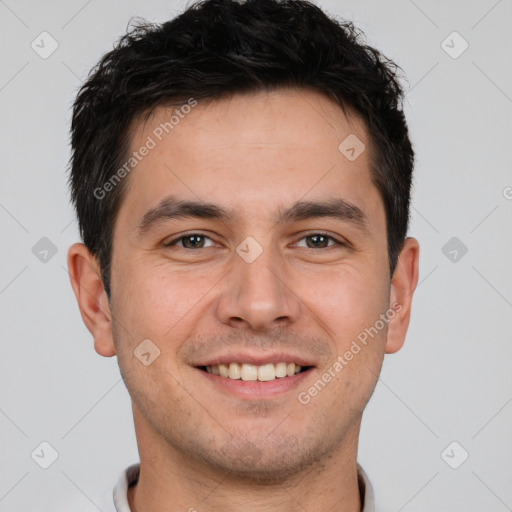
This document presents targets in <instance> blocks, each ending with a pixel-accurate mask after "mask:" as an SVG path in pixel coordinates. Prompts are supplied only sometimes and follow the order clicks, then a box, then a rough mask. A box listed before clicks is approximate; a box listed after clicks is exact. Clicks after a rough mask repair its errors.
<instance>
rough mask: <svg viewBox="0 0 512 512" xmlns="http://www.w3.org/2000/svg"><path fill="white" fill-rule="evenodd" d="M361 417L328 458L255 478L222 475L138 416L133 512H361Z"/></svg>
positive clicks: (132, 491)
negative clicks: (274, 477) (279, 476)
mask: <svg viewBox="0 0 512 512" xmlns="http://www.w3.org/2000/svg"><path fill="white" fill-rule="evenodd" d="M359 426H360V421H358V422H356V424H354V425H352V426H351V427H350V428H349V429H348V430H347V432H346V435H345V436H344V438H343V440H342V441H341V443H340V446H339V448H338V449H337V450H335V451H333V454H332V455H331V456H330V457H329V458H328V459H326V460H322V461H321V462H319V463H315V464H312V465H311V466H309V467H308V468H307V469H303V470H301V471H300V472H298V473H297V474H294V475H292V476H287V477H286V478H284V479H283V480H282V481H274V482H270V483H269V482H266V483H262V482H255V481H252V480H250V479H247V478H244V477H243V476H240V475H233V474H226V473H222V472H221V471H219V470H218V469H214V468H211V467H209V466H207V465H205V464H204V463H202V462H201V461H200V460H199V459H197V460H192V459H191V457H190V456H187V455H186V454H184V453H181V452H180V451H179V450H176V449H175V448H173V447H170V446H169V444H168V443H166V442H165V441H164V440H162V438H161V437H159V436H158V435H157V434H155V433H154V432H152V431H150V430H149V429H148V428H147V427H148V426H147V424H145V422H144V421H143V420H142V419H141V418H140V417H139V418H137V417H135V428H136V432H137V441H138V447H139V454H140V476H139V481H138V483H137V485H135V486H133V487H131V488H130V489H129V491H128V500H129V503H130V507H131V510H132V512H161V511H162V510H169V511H173V512H174V511H180V512H183V511H189V512H202V511H205V510H208V511H209V512H220V511H222V512H238V511H240V510H247V509H249V510H251V511H254V512H260V511H267V510H272V511H275V512H295V511H297V512H299V511H300V512H303V511H304V510H307V511H308V512H320V511H322V512H324V511H326V510H329V511H336V512H360V511H361V500H360V494H359V485H358V478H357V442H358V434H359Z"/></svg>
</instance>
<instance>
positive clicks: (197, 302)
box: [116, 260, 212, 344]
mask: <svg viewBox="0 0 512 512" xmlns="http://www.w3.org/2000/svg"><path fill="white" fill-rule="evenodd" d="M116 270H117V272H118V276H117V277H118V285H117V287H116V315H117V316H118V319H119V321H120V322H122V323H123V325H125V326H126V328H127V330H129V332H130V334H132V335H133V336H131V337H133V338H136V339H137V340H143V339H145V338H150V339H152V340H154V341H155V343H157V344H158V343H159V342H161V343H163V342H164V340H165V342H166V343H168V341H169V339H172V338H175V339H181V338H180V337H179V335H180V333H181V335H183V334H186V332H187V331H188V330H189V329H190V328H191V325H190V324H191V323H193V319H194V317H195V315H196V314H197V311H199V310H201V308H202V306H203V303H204V302H203V301H204V300H206V299H207V297H208V292H209V291H210V289H211V287H212V275H211V272H210V275H208V274H207V273H206V272H204V273H203V274H198V273H195V274H194V276H193V277H192V276H191V275H190V274H186V273H184V272H183V271H180V270H179V269H176V268H173V269H172V270H171V269H169V268H168V267H167V266H166V265H165V263H163V264H162V263H157V264H154V265H153V264H149V263H148V262H147V261H145V262H142V261H135V260H134V262H133V263H131V264H130V263H124V264H121V265H119V266H118V267H117V269H116ZM139 342H140V341H139Z"/></svg>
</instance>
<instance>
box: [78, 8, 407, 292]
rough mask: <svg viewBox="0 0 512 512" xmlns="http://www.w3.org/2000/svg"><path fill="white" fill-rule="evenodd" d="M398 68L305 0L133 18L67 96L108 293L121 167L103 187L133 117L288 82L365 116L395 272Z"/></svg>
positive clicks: (402, 213)
mask: <svg viewBox="0 0 512 512" xmlns="http://www.w3.org/2000/svg"><path fill="white" fill-rule="evenodd" d="M398 69H399V68H398V66H397V65H396V64H394V63H393V62H392V61H390V60H389V59H387V58H385V57H384V56H383V55H382V54H381V53H380V52H379V51H377V50H376V49H374V48H372V47H370V46H368V45H367V44H365V42H364V40H363V36H362V34H361V32H360V31H359V30H357V29H356V28H355V27H354V25H353V24H352V23H351V22H349V21H346V20H338V19H336V18H331V17H329V16H328V15H327V14H325V13H324V12H323V11H322V10H321V9H320V8H318V7H317V6H315V5H314V4H312V3H310V2H308V1H305V0H281V1H278V0H247V1H245V2H242V1H238V2H237V1H234V0H204V1H200V2H196V3H195V4H192V5H191V6H190V7H188V8H187V9H186V10H185V11H184V12H183V13H182V14H181V15H179V16H177V17H176V18H174V19H172V20H170V21H167V22H165V23H163V24H159V25H157V24H148V23H145V22H139V23H138V24H136V25H135V26H134V27H133V28H132V29H131V30H130V31H129V32H128V33H127V34H126V35H124V36H123V37H122V38H121V39H120V40H119V41H118V43H117V44H116V46H115V47H114V49H113V50H112V51H110V52H109V53H107V54H106V55H105V56H104V57H103V58H102V59H101V61H100V62H99V63H98V64H97V65H96V66H95V67H94V68H93V69H92V70H91V72H90V74H89V77H88V78H87V80H86V82H85V83H84V84H83V86H82V87H81V89H80V90H79V92H78V95H77V98H76V100H75V102H74V106H73V117H72V125H71V149H72V155H71V161H70V166H71V172H70V187H71V196H72V200H73V203H74V206H75V208H76V212H77V216H78V222H79V228H80V234H81V236H82V239H83V241H84V243H85V245H86V246H87V247H88V248H89V250H90V251H91V253H92V254H93V255H94V256H95V257H96V258H97V260H98V262H99V265H100V268H101V272H102V280H103V283H104V286H105V290H106V292H107V294H108V295H109V296H110V264H111V256H112V238H113V229H114V222H115V219H116V215H117V212H118V210H119V206H120V203H121V201H122V198H123V192H124V190H125V188H126V181H127V180H128V177H125V178H124V179H122V180H120V182H119V183H116V184H115V185H116V186H112V187H108V189H109V191H108V193H105V194H103V192H105V190H106V189H105V184H106V183H109V180H110V183H111V182H112V177H113V176H116V171H118V170H119V169H120V168H121V166H122V165H123V162H124V161H125V160H126V155H127V151H128V148H129V144H130V140H129V132H128V127H129V126H130V125H131V124H132V122H133V121H134V120H136V119H137V118H138V117H140V116H142V115H144V114H147V113H148V112H151V111H152V110H153V109H155V108H156V107H159V106H168V105H177V104H179V103H180V102H184V101H185V102H186V100H187V99H189V98H194V99H195V100H201V99H205V98H209V99H220V98H222V97H226V96H229V95H233V94H236V93H244V92H252V91H257V90H262V89H265V90H272V89H276V88H279V87H289V86H291V87H298V88H309V89H314V90H316V91H319V92H321V93H323V94H325V95H326V96H328V97H329V98H331V99H333V100H334V101H336V102H337V103H338V104H339V105H340V106H341V107H342V109H343V110H345V109H346V108H350V109H352V110H353V111H355V112H356V113H357V114H358V115H359V116H360V117H361V119H362V120H363V121H364V123H365V125H366V128H367V130H368V133H369V136H370V139H371V140H370V141H371V146H372V151H371V154H372V156H373V158H372V164H371V176H372V181H373V183H374V184H375V186H376V187H377V189H378V191H379V193H380V195H381V197H382V199H383V202H384V207H385V212H386V224H387V238H388V259H389V269H390V275H392V274H393V272H394V269H395V266H396V263H397V260H398V256H399V253H400V250H401V248H402V246H403V242H404V239H405V237H406V234H407V229H408V223H409V203H410V189H411V180H412V171H413V166H414V152H413V149H412V146H411V142H410V140H409V135H408V129H407V124H406V121H405V116H404V114H403V110H402V101H403V89H402V87H401V85H400V83H399V80H398V79H397V70H398ZM124 174H126V173H123V175H124ZM117 176H119V173H118V174H117ZM99 190H100V191H103V192H101V193H99V192H98V191H99ZM99 196H101V197H99Z"/></svg>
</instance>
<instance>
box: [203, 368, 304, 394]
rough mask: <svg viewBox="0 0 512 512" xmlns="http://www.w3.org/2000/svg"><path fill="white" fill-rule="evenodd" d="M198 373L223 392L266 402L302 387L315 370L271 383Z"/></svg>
mask: <svg viewBox="0 0 512 512" xmlns="http://www.w3.org/2000/svg"><path fill="white" fill-rule="evenodd" d="M197 371H198V372H199V373H200V374H201V375H202V376H203V377H205V378H206V379H208V380H209V382H210V383H211V384H212V385H214V386H216V387H218V388H220V389H221V390H222V391H224V392H227V393H230V394H233V395H236V396H238V397H239V398H244V399H246V400H265V399H268V398H272V397H274V396H278V395H282V394H284V393H286V392H289V391H292V390H293V389H296V388H298V387H299V386H300V384H301V383H302V382H303V381H304V379H306V378H307V377H308V376H309V375H310V374H311V372H312V371H313V368H310V369H309V370H306V371H304V372H301V373H296V374H295V375H292V376H291V377H282V378H276V379H274V380H269V381H265V382H263V381H258V380H252V381H244V380H241V379H230V378H229V377H219V376H218V375H213V374H211V373H208V372H205V371H203V370H200V369H197Z"/></svg>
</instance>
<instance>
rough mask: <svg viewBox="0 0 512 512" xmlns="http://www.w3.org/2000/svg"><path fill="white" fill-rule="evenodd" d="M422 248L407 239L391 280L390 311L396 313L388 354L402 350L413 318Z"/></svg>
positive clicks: (391, 323)
mask: <svg viewBox="0 0 512 512" xmlns="http://www.w3.org/2000/svg"><path fill="white" fill-rule="evenodd" d="M419 251H420V247H419V244H418V241H417V240H416V239H415V238H406V239H405V241H404V245H403V247H402V251H401V252H400V256H399V258H398V263H397V266H396V269H395V272H394V274H393V279H392V280H391V293H390V306H389V307H390V310H393V311H394V315H393V317H392V318H391V315H390V322H389V326H388V334H387V341H386V354H393V353H395V352H398V350H400V349H401V348H402V346H403V344H404V342H405V335H406V334H407V329H408V327H409V320H410V318H411V304H412V297H413V294H414V290H415V289H416V285H417V284H418V274H419Z"/></svg>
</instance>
